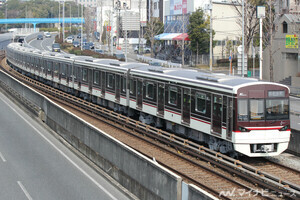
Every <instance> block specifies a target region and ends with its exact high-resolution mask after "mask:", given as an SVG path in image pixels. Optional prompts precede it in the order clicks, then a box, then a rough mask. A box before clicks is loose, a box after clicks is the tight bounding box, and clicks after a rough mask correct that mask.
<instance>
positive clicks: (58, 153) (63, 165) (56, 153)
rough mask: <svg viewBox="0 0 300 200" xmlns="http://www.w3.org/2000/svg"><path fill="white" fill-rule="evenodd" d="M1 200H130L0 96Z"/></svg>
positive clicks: (42, 127) (46, 130)
mask: <svg viewBox="0 0 300 200" xmlns="http://www.w3.org/2000/svg"><path fill="white" fill-rule="evenodd" d="M0 124H1V126H0V133H1V134H0V173H1V179H0V187H1V190H0V199H16V200H18V199H22V200H24V199H29V200H30V199H44V200H47V199H72V200H73V199H103V200H110V199H113V200H117V199H125V200H126V199H128V197H127V196H125V195H124V194H123V193H122V192H120V191H119V190H118V189H116V188H115V186H114V185H112V184H111V183H110V182H109V181H108V180H106V179H105V178H103V177H102V176H100V175H99V174H98V173H96V172H95V171H94V170H93V169H92V168H90V167H89V166H88V165H87V164H86V163H85V162H83V161H82V160H81V159H79V158H78V157H77V156H76V155H75V154H73V152H71V151H70V150H69V149H68V148H67V147H66V146H64V145H63V144H62V143H60V142H59V141H58V140H57V139H56V138H55V137H53V135H52V134H51V133H50V131H49V130H48V129H46V128H45V127H44V126H42V125H40V123H38V122H37V121H35V120H33V119H32V118H31V117H30V116H28V115H27V114H26V113H24V111H23V110H21V109H20V108H19V107H17V106H16V105H15V104H13V103H12V102H11V101H10V100H9V99H8V98H7V97H6V96H5V95H4V94H2V93H0Z"/></svg>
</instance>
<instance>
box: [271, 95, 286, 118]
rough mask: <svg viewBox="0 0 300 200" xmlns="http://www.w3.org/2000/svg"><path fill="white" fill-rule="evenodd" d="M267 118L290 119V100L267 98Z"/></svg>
mask: <svg viewBox="0 0 300 200" xmlns="http://www.w3.org/2000/svg"><path fill="white" fill-rule="evenodd" d="M266 119H267V120H268V119H270V120H281V119H289V100H288V99H267V100H266Z"/></svg>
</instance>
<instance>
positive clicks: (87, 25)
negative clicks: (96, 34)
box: [84, 7, 93, 41]
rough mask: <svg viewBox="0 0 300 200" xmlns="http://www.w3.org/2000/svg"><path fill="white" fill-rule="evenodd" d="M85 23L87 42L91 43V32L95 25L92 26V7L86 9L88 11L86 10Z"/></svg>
mask: <svg viewBox="0 0 300 200" xmlns="http://www.w3.org/2000/svg"><path fill="white" fill-rule="evenodd" d="M84 21H85V24H84V27H85V32H86V37H87V41H90V34H91V30H92V28H93V24H92V23H93V21H92V15H91V8H90V7H86V9H85V10H84Z"/></svg>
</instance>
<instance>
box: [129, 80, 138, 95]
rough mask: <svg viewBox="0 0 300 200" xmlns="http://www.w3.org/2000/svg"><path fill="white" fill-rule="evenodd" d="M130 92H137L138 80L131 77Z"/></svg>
mask: <svg viewBox="0 0 300 200" xmlns="http://www.w3.org/2000/svg"><path fill="white" fill-rule="evenodd" d="M129 88H130V94H132V95H135V94H136V80H133V79H130V87H129Z"/></svg>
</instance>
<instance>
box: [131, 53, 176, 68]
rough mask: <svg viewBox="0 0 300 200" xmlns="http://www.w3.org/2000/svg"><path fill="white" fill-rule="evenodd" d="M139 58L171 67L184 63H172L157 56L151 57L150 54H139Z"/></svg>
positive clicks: (142, 60)
mask: <svg viewBox="0 0 300 200" xmlns="http://www.w3.org/2000/svg"><path fill="white" fill-rule="evenodd" d="M137 59H138V60H139V61H141V62H146V63H151V62H152V63H159V64H160V65H161V66H163V67H169V68H181V67H182V65H181V64H178V63H172V62H169V61H166V60H159V59H155V58H151V57H148V56H143V55H137Z"/></svg>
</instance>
